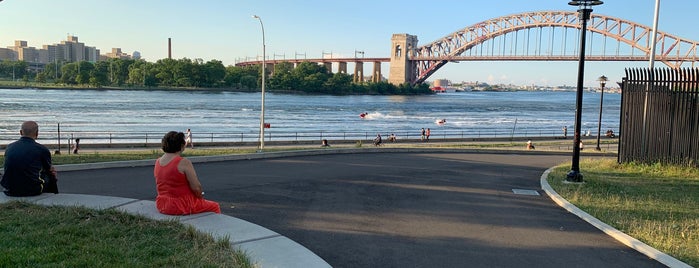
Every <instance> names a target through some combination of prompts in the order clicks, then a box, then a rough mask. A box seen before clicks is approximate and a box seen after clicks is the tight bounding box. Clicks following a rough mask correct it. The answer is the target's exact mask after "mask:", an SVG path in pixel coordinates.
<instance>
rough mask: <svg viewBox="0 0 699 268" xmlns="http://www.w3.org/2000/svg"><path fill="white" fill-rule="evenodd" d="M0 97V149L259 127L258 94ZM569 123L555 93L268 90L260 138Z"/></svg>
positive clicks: (557, 129) (500, 129) (613, 102)
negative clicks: (24, 126) (27, 129)
mask: <svg viewBox="0 0 699 268" xmlns="http://www.w3.org/2000/svg"><path fill="white" fill-rule="evenodd" d="M599 96H600V94H599V93H591V92H586V93H585V95H584V102H583V117H582V130H583V132H586V131H587V130H590V131H591V132H592V133H593V135H596V131H597V120H598V116H599ZM0 100H1V102H0V144H7V143H9V142H11V141H12V140H14V139H16V138H17V133H18V129H19V125H20V124H21V123H22V122H23V121H25V120H35V121H37V122H39V124H40V126H41V133H42V136H41V138H43V139H49V138H48V137H47V136H51V135H52V133H54V132H56V130H57V125H58V123H60V128H61V133H62V136H65V135H71V134H72V135H74V136H83V137H86V136H100V135H104V133H113V135H114V136H115V137H122V139H123V140H140V139H142V137H141V136H143V135H142V134H139V133H150V139H151V142H154V141H157V140H158V139H159V138H160V137H162V134H164V133H165V132H167V131H170V130H176V131H185V130H186V129H187V128H191V129H192V132H193V133H194V135H195V137H196V136H197V135H199V137H200V138H201V137H202V136H205V137H209V136H211V137H212V138H213V137H214V136H216V138H217V139H227V140H234V141H235V140H238V141H240V140H244V141H254V140H255V139H256V137H257V136H256V135H258V133H259V124H260V93H259V92H258V93H241V92H219V91H196V92H191V91H190V92H185V91H130V90H38V89H0ZM619 110H620V95H619V94H609V93H607V94H605V95H604V111H603V119H602V132H604V131H605V130H606V129H613V130H614V131H615V132H618V128H619ZM363 112H366V113H367V114H368V115H367V116H366V117H365V118H364V119H362V118H360V117H359V114H360V113H363ZM440 119H446V124H443V125H438V124H436V123H435V122H436V121H437V120H440ZM574 119H575V92H559V91H557V92H554V91H536V92H527V91H519V92H477V91H474V92H454V93H444V94H437V95H429V96H324V95H293V94H275V93H267V94H266V103H265V122H267V123H269V124H271V128H270V129H267V130H266V136H268V137H270V138H271V139H277V140H278V139H286V140H288V139H298V138H297V137H298V136H302V138H301V139H311V138H312V139H318V138H319V137H320V135H325V136H333V135H335V136H334V138H343V137H344V138H347V136H371V137H373V136H375V135H376V133H386V134H387V133H391V132H393V133H396V134H397V135H399V137H400V136H406V137H412V135H419V129H420V128H431V129H432V133H433V135H434V136H436V137H439V135H445V136H450V137H451V136H452V135H453V136H457V135H462V136H464V135H465V136H476V135H479V136H480V135H499V136H502V135H508V136H509V135H514V136H552V135H561V133H562V131H561V128H562V127H563V126H567V127H568V130H569V131H568V133H569V135H572V133H573V126H574ZM320 133H324V134H320ZM459 133H460V134H459ZM464 133H465V134H464ZM304 135H307V136H309V137H307V138H303V136H304ZM219 136H220V138H219ZM371 137H370V138H371ZM156 138H157V139H156ZM95 142H105V140H104V139H100V141H97V140H96V141H95Z"/></svg>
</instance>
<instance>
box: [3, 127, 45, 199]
mask: <svg viewBox="0 0 699 268" xmlns="http://www.w3.org/2000/svg"><path fill="white" fill-rule="evenodd" d="M19 134H20V135H21V136H22V137H20V138H19V140H17V141H15V142H13V143H10V144H9V145H7V149H6V150H5V164H4V169H5V174H3V175H2V180H0V185H2V187H3V188H5V195H7V196H34V195H40V194H41V193H54V194H57V193H58V185H57V184H56V181H57V179H56V169H55V168H54V167H53V165H51V152H50V151H49V149H48V148H46V146H44V145H41V144H39V143H38V142H36V139H37V138H38V137H39V125H38V124H37V123H36V122H34V121H26V122H24V123H22V129H21V130H20V131H19Z"/></svg>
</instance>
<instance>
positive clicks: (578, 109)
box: [566, 0, 603, 182]
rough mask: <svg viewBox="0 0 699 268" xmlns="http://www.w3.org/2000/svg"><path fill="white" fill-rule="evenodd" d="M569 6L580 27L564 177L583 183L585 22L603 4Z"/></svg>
mask: <svg viewBox="0 0 699 268" xmlns="http://www.w3.org/2000/svg"><path fill="white" fill-rule="evenodd" d="M568 4H569V5H571V6H578V19H579V20H580V22H581V23H582V25H581V27H580V47H579V48H578V49H580V59H579V60H578V89H577V94H576V98H575V133H574V134H573V135H574V136H573V161H572V163H571V168H570V171H569V172H568V175H566V181H568V182H583V175H582V173H580V127H581V126H580V124H581V121H582V101H583V80H584V78H585V33H586V32H587V20H589V19H590V13H592V8H591V7H592V6H596V5H601V4H603V2H602V1H595V0H575V1H570V2H568Z"/></svg>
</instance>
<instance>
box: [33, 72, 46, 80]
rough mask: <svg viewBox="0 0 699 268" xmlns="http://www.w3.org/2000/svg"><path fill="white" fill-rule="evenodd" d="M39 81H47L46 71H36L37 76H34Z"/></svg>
mask: <svg viewBox="0 0 699 268" xmlns="http://www.w3.org/2000/svg"><path fill="white" fill-rule="evenodd" d="M34 80H36V81H37V82H39V83H46V74H44V72H38V73H36V78H34Z"/></svg>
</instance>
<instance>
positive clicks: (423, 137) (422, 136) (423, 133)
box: [420, 128, 425, 141]
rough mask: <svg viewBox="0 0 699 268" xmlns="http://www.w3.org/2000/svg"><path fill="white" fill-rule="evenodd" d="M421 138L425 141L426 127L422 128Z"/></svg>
mask: <svg viewBox="0 0 699 268" xmlns="http://www.w3.org/2000/svg"><path fill="white" fill-rule="evenodd" d="M420 140H421V141H425V128H422V129H421V130H420Z"/></svg>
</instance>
